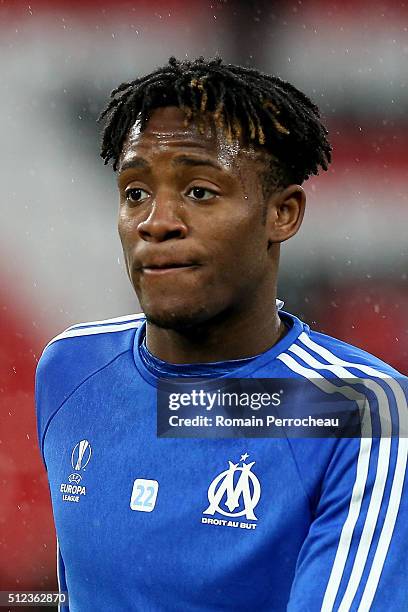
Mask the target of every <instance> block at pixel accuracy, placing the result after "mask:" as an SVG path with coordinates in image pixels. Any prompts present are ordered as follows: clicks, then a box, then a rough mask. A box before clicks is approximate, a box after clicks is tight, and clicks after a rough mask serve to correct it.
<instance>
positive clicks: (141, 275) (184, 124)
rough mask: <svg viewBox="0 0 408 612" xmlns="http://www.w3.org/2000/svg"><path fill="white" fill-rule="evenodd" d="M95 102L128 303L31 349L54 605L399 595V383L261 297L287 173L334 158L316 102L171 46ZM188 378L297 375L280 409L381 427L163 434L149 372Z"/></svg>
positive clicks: (177, 606) (314, 602) (205, 605)
mask: <svg viewBox="0 0 408 612" xmlns="http://www.w3.org/2000/svg"><path fill="white" fill-rule="evenodd" d="M102 117H103V118H104V119H105V121H106V125H105V130H104V134H103V142H102V157H103V158H104V160H105V163H107V162H108V161H109V160H113V167H114V169H115V170H117V173H118V176H117V178H118V187H119V194H120V210H119V234H120V238H121V241H122V245H123V252H124V257H125V262H126V268H127V272H128V275H129V278H130V281H131V283H132V285H133V287H134V289H135V291H136V294H137V296H138V299H139V302H140V304H141V307H142V309H143V313H144V315H129V316H125V317H119V318H116V319H110V320H106V321H94V322H89V323H83V324H78V325H74V326H72V327H70V328H69V329H68V330H66V331H65V332H63V333H62V334H60V335H59V336H57V337H56V338H54V339H53V340H52V341H51V342H50V343H49V344H48V345H47V347H46V349H45V351H44V353H43V355H42V357H41V360H40V362H39V365H38V370H37V381H36V403H37V416H38V430H39V439H40V445H41V450H42V453H43V458H44V462H45V465H46V468H47V471H48V478H49V483H50V490H51V496H52V503H53V510H54V517H55V523H56V530H57V535H58V539H59V552H58V563H59V577H60V586H61V589H67V590H68V593H69V597H70V610H72V611H77V610H79V611H82V610H83V611H88V610H110V611H128V610H140V611H143V612H144V611H161V610H163V611H164V610H183V611H184V610H186V611H190V610H191V611H204V610H231V611H238V610H245V611H247V610H257V611H258V610H268V611H279V610H285V609H288V610H291V611H298V610H305V611H306V610H308V611H309V610H311V611H314V610H320V609H322V610H325V611H329V610H334V609H335V610H342V611H345V610H369V609H371V610H381V611H382V610H385V609H387V610H403V609H407V605H408V587H407V584H408V581H407V577H408V574H407V569H408V561H407V555H406V552H405V547H406V544H405V542H406V537H407V532H408V521H407V511H408V496H407V491H406V488H404V481H405V467H406V460H407V450H408V449H407V440H406V439H404V438H400V437H399V436H396V435H395V423H397V424H398V423H399V425H400V426H403V425H404V426H405V425H406V419H407V412H406V408H407V406H406V396H405V392H404V390H403V385H404V384H405V383H404V382H403V381H404V379H403V378H402V377H401V376H400V375H398V373H397V372H396V371H395V370H393V369H392V368H391V367H390V366H388V365H386V364H385V363H383V362H381V361H380V360H379V359H377V358H375V357H373V356H372V355H369V354H367V353H365V352H364V351H362V350H359V349H357V348H355V347H352V346H350V345H347V344H345V343H343V342H340V341H339V340H336V339H334V338H330V337H328V336H324V335H322V334H319V333H316V332H313V331H310V329H309V328H308V326H307V325H305V324H303V323H302V322H301V321H300V320H299V319H298V318H296V317H295V316H293V315H291V314H289V313H286V312H283V311H282V310H281V309H279V308H280V306H281V304H280V303H279V302H276V303H277V305H278V306H276V305H275V301H276V284H277V272H278V263H279V249H280V243H281V242H283V241H285V240H287V239H288V238H290V237H291V236H293V235H294V234H295V233H296V232H297V230H298V229H299V226H300V224H301V222H302V218H303V213H304V208H305V193H304V191H303V189H302V187H301V183H302V182H303V181H304V180H306V179H307V178H308V177H309V176H310V175H311V174H316V173H317V172H318V170H319V167H320V168H323V169H327V166H328V164H329V162H330V151H331V148H330V145H329V143H328V141H327V132H326V130H325V128H324V127H323V125H322V124H321V122H320V117H319V111H318V109H317V107H316V106H314V104H313V103H312V102H311V101H310V100H309V99H308V98H307V97H306V96H305V95H304V94H302V93H301V92H299V91H298V90H297V89H295V88H294V87H293V86H292V85H290V84H289V83H285V82H283V81H281V80H280V79H278V78H276V77H270V76H268V75H264V74H261V73H259V72H257V71H256V70H252V69H247V68H242V67H238V66H233V65H225V64H223V63H222V61H221V60H220V59H217V60H213V61H205V60H203V59H202V58H200V59H198V60H196V61H193V62H179V61H177V60H176V59H175V58H170V60H169V63H168V65H166V66H164V67H162V68H159V69H158V70H156V71H155V72H153V73H152V74H149V75H147V76H145V77H143V78H139V79H137V80H135V81H134V82H132V83H126V84H123V85H121V86H120V87H119V88H118V89H117V90H115V91H114V92H112V97H111V101H110V103H109V105H108V107H107V109H106V111H105V112H104V113H103V116H102ZM328 229H329V228H328ZM197 377H198V378H200V380H204V381H205V380H206V379H207V378H209V379H211V380H212V379H215V380H216V381H217V385H221V386H222V385H223V384H224V383H225V382H226V381H228V380H229V379H230V378H234V379H237V378H238V379H248V380H253V379H270V380H275V379H279V380H283V379H285V380H287V381H288V389H289V382H294V383H296V384H297V383H299V384H300V385H301V393H300V394H299V393H298V394H297V395H296V397H295V396H291V397H292V398H293V401H291V402H289V403H286V404H284V405H283V406H282V410H283V411H284V410H292V412H293V410H295V412H296V410H298V409H299V410H300V408H301V405H302V403H304V401H305V398H306V397H309V396H310V394H312V395H313V393H315V394H316V393H317V394H318V396H319V400H318V403H319V402H320V401H322V398H323V400H326V399H327V397H329V399H330V397H332V395H330V394H333V393H335V392H336V393H337V395H340V396H341V397H346V398H347V399H348V400H350V402H351V403H353V406H355V405H357V406H359V407H360V408H361V406H362V404H364V406H365V415H366V424H365V427H367V423H368V426H369V430H368V433H369V434H370V432H372V431H374V428H377V429H376V431H380V433H379V434H378V436H377V437H372V436H371V435H365V436H361V437H349V438H345V437H333V436H331V437H324V439H318V438H316V437H303V438H302V437H297V438H296V439H295V438H294V437H291V435H290V433H288V430H285V429H283V430H282V433H281V434H280V435H279V437H276V436H275V437H268V436H267V435H262V437H257V436H256V435H255V436H254V437H248V438H245V437H243V436H242V433H241V435H240V436H241V437H235V438H234V437H231V436H232V434H231V432H228V434H221V435H220V436H216V437H212V438H211V436H206V435H205V433H203V431H204V430H205V427H204V426H203V427H201V428H200V433H203V435H202V436H201V437H194V434H193V436H191V435H190V434H188V435H187V436H186V437H182V434H180V435H179V436H178V437H177V434H174V433H172V432H170V435H169V432H168V431H167V432H165V433H164V435H163V436H160V437H158V436H157V398H156V390H157V387H158V384H159V381H160V380H166V381H171V380H173V379H177V380H180V379H183V380H184V379H186V384H188V381H189V380H191V379H192V378H194V379H196V378H197ZM363 379H364V380H365V381H366V383H365V392H364V393H362V392H361V386H362V380H363ZM176 395H177V394H176ZM296 398H297V399H296ZM207 408H208V407H207ZM367 414H368V417H367ZM367 419H368V421H367ZM171 422H174V421H171ZM169 423H170V421H169ZM390 424H391V425H390ZM187 427H188V424H187ZM391 427H392V428H394V429H392V430H391ZM364 431H365V432H366V433H367V430H366V429H365V430H364ZM391 434H392V435H391Z"/></svg>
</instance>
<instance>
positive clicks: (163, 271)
mask: <svg viewBox="0 0 408 612" xmlns="http://www.w3.org/2000/svg"><path fill="white" fill-rule="evenodd" d="M198 267H199V266H198V265H197V264H173V265H171V264H169V265H165V266H143V267H142V269H141V270H142V273H143V274H145V275H148V276H163V275H167V274H179V273H181V272H186V271H189V270H195V269H197V268H198Z"/></svg>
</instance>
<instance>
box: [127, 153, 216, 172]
mask: <svg viewBox="0 0 408 612" xmlns="http://www.w3.org/2000/svg"><path fill="white" fill-rule="evenodd" d="M171 163H172V166H179V165H182V166H210V167H211V168H215V169H216V170H221V171H222V170H223V168H222V167H221V166H220V165H219V164H217V162H215V161H214V160H212V159H210V158H208V157H189V156H188V155H179V156H178V157H176V158H175V159H173V160H172V162H171ZM149 167H150V164H149V162H148V161H147V160H146V159H144V158H143V157H136V158H134V159H132V160H129V161H126V162H124V163H123V164H122V166H121V167H120V168H119V174H121V173H122V172H124V171H125V170H129V169H138V168H144V169H147V168H149Z"/></svg>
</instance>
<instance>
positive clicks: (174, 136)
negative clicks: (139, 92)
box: [120, 106, 264, 169]
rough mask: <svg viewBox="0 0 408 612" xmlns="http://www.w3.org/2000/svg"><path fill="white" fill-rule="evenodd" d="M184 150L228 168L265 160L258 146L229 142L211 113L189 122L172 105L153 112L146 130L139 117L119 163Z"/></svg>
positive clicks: (235, 141)
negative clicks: (139, 156)
mask: <svg viewBox="0 0 408 612" xmlns="http://www.w3.org/2000/svg"><path fill="white" fill-rule="evenodd" d="M183 149H186V150H188V151H190V152H192V151H194V153H197V154H200V153H203V154H204V153H205V154H206V155H207V156H210V157H214V158H215V159H216V160H217V161H218V163H220V164H221V165H222V166H224V167H225V168H226V169H228V168H230V169H232V168H238V167H241V166H242V164H244V165H246V164H250V165H251V166H252V165H254V164H255V166H256V167H258V165H259V163H260V162H262V161H263V159H264V153H263V152H262V151H260V150H259V149H255V148H254V147H253V146H250V145H246V146H243V144H242V143H240V142H239V141H238V140H236V139H234V140H233V141H232V142H230V141H229V140H228V138H227V136H226V134H225V132H224V130H223V129H222V128H220V127H218V126H216V125H215V123H214V120H213V118H212V115H210V114H206V115H203V117H202V122H201V123H199V122H198V121H197V120H194V121H190V122H189V123H188V124H187V122H186V115H185V113H184V111H183V110H182V109H180V108H178V107H175V106H169V107H164V108H157V109H155V110H154V111H152V113H151V115H150V118H149V120H148V122H147V124H146V126H145V128H144V129H143V131H141V129H140V121H139V120H137V121H136V122H135V123H134V125H133V126H132V127H131V129H130V130H129V133H128V135H127V138H126V140H125V142H124V145H123V149H122V155H121V158H120V163H121V164H123V163H124V162H125V161H128V160H129V159H132V158H133V157H135V156H137V155H138V154H142V153H143V155H146V154H149V153H150V154H151V155H154V154H160V153H163V154H170V155H171V154H172V153H176V152H179V151H180V150H183Z"/></svg>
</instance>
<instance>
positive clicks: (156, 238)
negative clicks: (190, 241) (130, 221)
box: [137, 194, 188, 242]
mask: <svg viewBox="0 0 408 612" xmlns="http://www.w3.org/2000/svg"><path fill="white" fill-rule="evenodd" d="M181 211H182V207H181V205H180V202H176V201H175V200H174V198H172V197H171V196H169V194H167V195H166V194H162V195H157V197H156V198H155V201H154V202H153V206H152V208H151V211H150V214H149V216H148V217H147V219H145V220H144V221H141V222H140V223H139V225H138V227H137V231H138V233H139V235H140V237H141V238H142V239H143V240H145V241H146V242H163V241H164V240H171V239H172V238H177V239H181V238H185V237H186V235H187V231H188V229H187V225H186V224H185V222H184V221H183V219H182V218H181V216H180V213H181Z"/></svg>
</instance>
